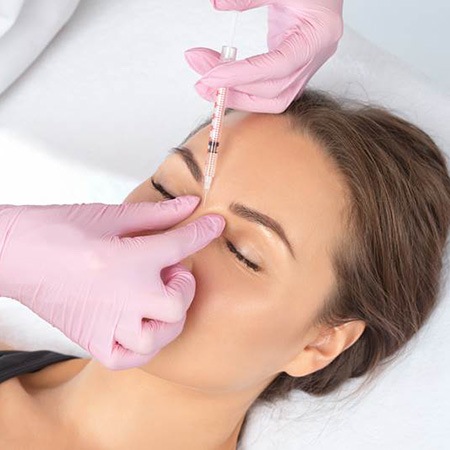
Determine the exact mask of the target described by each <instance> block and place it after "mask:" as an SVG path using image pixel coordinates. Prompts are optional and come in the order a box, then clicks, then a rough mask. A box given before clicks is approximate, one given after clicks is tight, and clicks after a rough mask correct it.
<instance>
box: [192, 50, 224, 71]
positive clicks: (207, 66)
mask: <svg viewBox="0 0 450 450" xmlns="http://www.w3.org/2000/svg"><path fill="white" fill-rule="evenodd" d="M184 57H185V58H186V61H187V62H188V64H189V65H190V66H191V68H192V69H194V70H195V71H196V72H197V73H198V74H200V75H204V74H205V73H206V72H208V71H210V70H211V69H212V68H213V67H216V66H217V65H218V64H220V62H221V61H220V53H219V52H216V51H215V50H211V49H210V48H205V47H193V48H190V49H189V50H186V51H185V52H184Z"/></svg>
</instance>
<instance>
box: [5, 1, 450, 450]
mask: <svg viewBox="0 0 450 450" xmlns="http://www.w3.org/2000/svg"><path fill="white" fill-rule="evenodd" d="M187 3H188V2H183V1H182V0H178V1H176V0H172V1H171V2H170V6H169V4H168V3H163V2H156V1H149V0H132V1H127V2H121V1H120V0H109V1H107V0H90V1H89V2H88V1H84V2H83V1H82V2H81V4H80V6H79V9H78V10H77V11H76V12H75V14H74V16H73V18H72V20H71V21H70V22H69V24H68V25H67V26H66V28H65V29H64V30H63V31H62V32H61V33H60V34H59V36H58V37H57V38H56V39H55V41H54V42H53V43H52V44H51V46H50V48H49V49H48V50H47V51H46V52H45V53H44V54H43V55H42V56H41V57H40V58H39V59H38V61H37V62H36V63H35V64H34V65H33V67H32V68H31V69H30V70H29V71H28V72H27V73H26V74H25V75H24V76H23V77H22V78H21V79H20V80H18V81H17V82H16V83H15V84H14V85H13V86H12V87H11V88H10V89H9V90H8V91H7V92H6V93H5V94H4V95H3V96H1V97H0V158H1V159H0V204H4V203H13V204H51V203H81V202H94V201H99V202H104V203H120V202H122V200H123V199H124V197H125V196H126V195H127V194H128V192H130V191H131V190H132V188H133V187H134V186H135V185H136V184H138V183H139V182H140V181H141V180H142V179H143V178H144V177H146V176H148V175H149V174H150V173H151V171H152V170H153V169H154V167H155V166H156V164H157V163H158V162H159V161H160V160H161V159H162V158H163V156H164V153H165V151H166V149H167V148H169V147H170V146H172V145H174V144H177V143H178V142H179V141H180V140H181V139H182V138H183V137H184V136H185V135H186V134H187V133H188V131H189V130H190V129H191V128H192V127H193V126H194V125H195V124H196V123H197V122H198V121H199V120H201V118H202V117H203V116H204V115H205V114H207V113H208V112H209V110H210V105H209V104H208V103H207V102H205V101H203V100H202V99H200V98H199V97H198V96H197V94H196V93H195V91H194V89H193V88H192V85H193V83H194V82H195V80H196V79H197V76H196V74H194V73H192V72H191V71H190V69H189V68H188V67H187V65H186V64H185V63H184V60H183V54H182V51H183V50H184V49H187V48H189V47H192V46H202V45H210V46H213V47H215V48H219V47H220V45H221V44H222V41H221V37H222V36H223V37H225V38H226V36H228V33H227V30H228V24H229V20H228V19H224V17H225V15H221V14H220V13H217V12H214V11H213V10H212V8H211V7H210V6H209V2H206V1H204V0H195V1H192V2H189V6H190V10H189V11H188V10H186V7H187V6H186V4H187ZM193 5H195V7H196V8H197V10H198V13H197V14H193V13H192V7H193ZM228 17H229V16H228ZM264 18H265V13H264V10H254V11H251V12H249V13H248V14H247V15H246V16H245V17H244V16H242V18H241V19H240V25H239V29H238V33H237V38H236V42H237V45H238V46H239V47H240V49H241V50H240V54H241V55H244V56H245V55H248V54H250V53H256V52H259V51H263V50H264V47H263V45H262V43H263V41H264V35H265V29H264V26H261V25H264ZM199 30H201V32H200V31H199ZM216 30H218V32H217V31H216ZM240 43H241V45H240ZM161 49H162V50H161ZM311 85H312V86H315V87H321V88H324V89H328V90H331V91H334V92H338V93H343V94H347V95H349V96H354V97H357V98H363V99H369V100H373V101H376V102H379V103H381V104H383V105H387V106H390V107H391V108H393V109H395V110H396V111H397V112H398V113H400V114H401V115H403V116H405V117H407V118H408V119H410V120H412V121H413V122H415V123H417V124H418V125H419V126H421V127H422V128H424V129H425V130H426V131H428V132H429V133H430V134H431V135H432V136H433V137H434V138H435V139H436V141H437V142H438V143H439V144H440V145H441V146H442V147H443V148H444V149H445V150H446V151H447V152H448V151H449V150H448V149H449V148H450V128H449V127H448V122H449V119H450V99H449V98H448V96H447V95H446V94H445V93H444V92H443V91H440V90H439V89H438V88H436V87H435V86H434V85H433V84H432V83H431V82H430V81H428V80H427V79H425V78H423V77H421V76H419V75H416V74H415V73H413V72H412V71H411V70H410V69H409V68H408V67H407V66H406V65H404V64H402V63H401V62H400V61H399V60H397V59H396V58H394V57H392V56H390V55H388V54H387V53H385V52H382V51H381V50H379V49H377V48H376V47H374V46H372V45H371V44H370V43H368V42H367V41H365V40H363V39H362V38H361V37H360V36H358V35H357V34H356V33H354V32H353V31H352V30H350V29H348V28H347V29H346V30H345V35H344V38H343V40H342V41H341V44H340V47H339V50H338V52H337V54H336V55H335V57H334V58H333V59H332V60H330V61H329V62H328V63H327V64H326V65H325V67H324V68H323V69H322V70H321V71H320V72H319V73H318V74H317V75H316V76H315V77H314V79H313V80H312V82H311ZM449 302H450V286H447V289H446V292H445V293H444V296H443V299H442V303H441V305H440V307H439V308H438V310H437V311H436V312H435V314H434V315H433V317H432V319H431V321H430V322H429V324H428V325H427V326H426V327H425V328H424V329H423V330H421V332H420V333H419V335H418V336H417V339H415V340H414V342H413V343H412V345H411V350H410V354H407V355H406V356H405V357H403V358H402V359H401V360H400V361H399V362H398V363H397V365H396V366H395V367H393V368H392V369H391V370H388V372H387V373H386V374H385V375H384V376H383V377H382V378H381V379H380V380H378V382H377V383H376V384H375V387H374V388H373V390H371V391H370V392H368V393H367V394H365V395H363V396H362V397H360V398H359V400H358V401H350V402H349V403H345V402H344V401H340V402H339V401H338V398H339V397H342V396H343V395H344V394H345V393H347V392H348V390H349V389H350V388H351V387H354V386H355V385H357V384H358V383H357V382H356V383H354V382H352V383H349V384H348V386H347V389H345V390H344V392H343V394H341V396H339V395H337V394H336V395H331V396H329V397H325V398H322V399H314V398H310V397H308V396H307V395H304V394H302V393H293V395H292V398H291V399H290V400H289V401H285V402H278V403H277V404H276V405H275V407H273V408H270V407H266V406H264V407H263V406H257V407H256V408H255V409H254V410H252V411H251V414H250V421H249V425H248V430H247V433H246V434H245V435H244V440H243V443H242V446H241V448H242V449H245V450H247V449H248V450H250V449H251V450H253V449H257V450H262V449H281V448H282V449H286V450H298V449H306V448H308V449H331V448H332V449H333V450H339V449H346V450H353V449H355V450H356V449H358V450H359V449H360V448H364V449H367V450H372V449H374V450H375V449H377V450H379V449H380V448H386V449H389V450H390V449H402V450H403V449H409V450H422V449H433V450H439V449H442V450H443V449H446V448H448V446H449V441H450V435H449V431H448V428H446V427H445V424H446V423H447V424H448V423H449V419H450V417H449V412H448V411H449V410H450V389H449V383H448V372H449V370H450V351H449V347H448V342H450V331H449V330H450V307H449ZM0 341H6V342H10V343H11V344H12V345H13V346H14V347H16V348H26V349H38V348H49V349H54V350H57V351H62V352H67V353H73V354H76V355H79V356H83V355H86V353H85V352H84V351H83V350H82V349H80V348H79V347H78V346H77V345H75V344H74V343H72V342H70V341H69V340H68V339H67V338H65V336H64V335H62V333H60V332H59V331H58V330H56V329H54V328H52V327H51V326H50V325H48V324H47V323H45V322H44V321H42V320H41V319H39V318H38V317H37V316H35V315H34V314H33V313H31V312H30V311H29V310H27V309H26V308H24V307H22V306H21V305H20V304H18V303H16V302H14V301H12V300H9V299H1V302H0Z"/></svg>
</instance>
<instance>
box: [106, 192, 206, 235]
mask: <svg viewBox="0 0 450 450" xmlns="http://www.w3.org/2000/svg"><path fill="white" fill-rule="evenodd" d="M199 201H200V198H199V197H196V196H194V195H184V196H180V197H177V198H175V199H172V200H166V201H162V202H138V203H122V204H120V205H106V206H107V208H105V209H104V210H103V211H101V212H100V215H103V214H105V215H106V217H105V219H106V223H107V224H108V231H109V232H110V233H112V234H117V235H122V234H129V233H133V232H136V231H143V230H165V229H167V228H169V227H171V226H173V225H175V224H177V223H179V222H181V221H182V220H184V219H186V218H187V217H189V216H190V215H191V214H192V212H193V211H194V209H195V207H196V206H197V205H198V202H199Z"/></svg>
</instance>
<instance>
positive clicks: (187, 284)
mask: <svg viewBox="0 0 450 450" xmlns="http://www.w3.org/2000/svg"><path fill="white" fill-rule="evenodd" d="M161 279H162V280H163V282H164V284H165V285H166V289H167V294H168V295H169V296H170V297H171V299H174V300H176V301H179V302H181V303H182V304H183V312H180V314H178V315H177V314H176V315H175V317H173V320H172V321H173V322H177V321H179V320H180V319H181V318H180V317H179V316H180V315H182V314H184V311H186V310H187V309H188V308H189V306H190V305H191V302H192V300H193V299H194V294H195V278H194V275H192V273H191V272H189V270H187V269H186V267H184V266H183V265H182V264H180V263H178V264H175V265H173V266H169V267H165V268H164V269H163V270H162V271H161Z"/></svg>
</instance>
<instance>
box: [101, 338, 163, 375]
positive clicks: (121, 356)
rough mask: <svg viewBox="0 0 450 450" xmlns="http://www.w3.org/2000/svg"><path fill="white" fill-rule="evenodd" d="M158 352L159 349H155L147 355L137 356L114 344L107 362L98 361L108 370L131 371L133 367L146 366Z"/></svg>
mask: <svg viewBox="0 0 450 450" xmlns="http://www.w3.org/2000/svg"><path fill="white" fill-rule="evenodd" d="M159 351H160V349H157V350H154V351H153V352H149V353H147V354H139V353H136V352H133V351H131V350H129V349H127V348H125V347H124V346H122V345H121V344H120V343H118V342H116V343H115V344H114V348H113V351H112V353H111V355H110V357H109V358H108V360H106V361H102V360H99V361H100V362H101V363H102V364H103V365H104V366H105V367H107V368H108V369H110V370H126V369H133V368H135V367H142V366H145V365H146V364H148V363H149V362H150V361H151V360H152V359H153V358H154V357H155V356H156V355H157V354H158V353H159Z"/></svg>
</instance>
